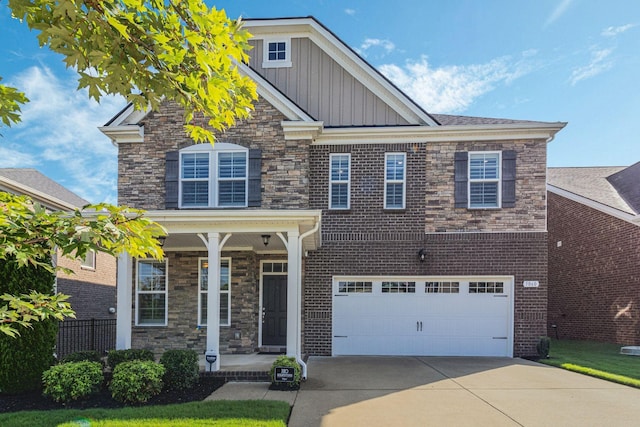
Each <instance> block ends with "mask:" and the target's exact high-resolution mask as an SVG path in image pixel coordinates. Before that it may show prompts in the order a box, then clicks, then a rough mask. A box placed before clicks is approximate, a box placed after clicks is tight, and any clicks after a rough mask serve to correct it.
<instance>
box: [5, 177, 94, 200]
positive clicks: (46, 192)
mask: <svg viewBox="0 0 640 427" xmlns="http://www.w3.org/2000/svg"><path fill="white" fill-rule="evenodd" d="M0 190H2V191H6V192H8V193H13V194H20V195H27V196H30V197H31V198H33V199H34V200H36V201H38V202H40V203H41V204H43V205H45V206H46V207H48V208H51V209H55V210H72V209H75V208H80V207H82V206H84V205H87V204H89V202H88V201H87V200H85V199H83V198H82V197H80V196H78V195H77V194H75V193H73V192H72V191H70V190H68V189H66V188H65V187H63V186H62V185H60V184H58V183H57V182H55V181H53V180H52V179H49V178H48V177H46V176H45V175H43V174H42V173H40V172H39V171H37V170H36V169H30V168H0Z"/></svg>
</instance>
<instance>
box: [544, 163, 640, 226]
mask: <svg viewBox="0 0 640 427" xmlns="http://www.w3.org/2000/svg"><path fill="white" fill-rule="evenodd" d="M634 166H635V165H634ZM626 169H628V168H627V167H624V166H599V167H566V168H562V167H560V168H548V169H547V189H548V190H549V191H551V192H553V193H556V194H559V195H562V196H565V197H568V198H570V199H572V200H575V201H577V202H580V203H583V204H586V205H588V206H591V207H594V208H596V209H599V210H601V211H603V212H605V213H609V214H611V215H614V216H616V217H619V218H622V219H626V220H630V221H638V219H639V218H640V216H639V214H640V211H638V210H637V209H635V208H634V207H633V206H632V205H630V204H629V203H628V202H627V201H626V200H625V199H624V197H623V196H622V195H621V193H620V192H619V191H618V189H617V188H616V187H615V186H614V185H612V183H611V182H610V180H609V178H610V177H612V176H616V175H617V174H620V173H621V172H622V171H625V170H626ZM634 170H635V169H634ZM635 173H638V172H635ZM618 176H619V175H618ZM635 183H636V188H637V187H638V186H639V185H640V181H635Z"/></svg>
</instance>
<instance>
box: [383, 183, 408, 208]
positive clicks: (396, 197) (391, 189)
mask: <svg viewBox="0 0 640 427" xmlns="http://www.w3.org/2000/svg"><path fill="white" fill-rule="evenodd" d="M403 186H404V184H387V200H386V207H387V208H402V207H403V206H402V187H403Z"/></svg>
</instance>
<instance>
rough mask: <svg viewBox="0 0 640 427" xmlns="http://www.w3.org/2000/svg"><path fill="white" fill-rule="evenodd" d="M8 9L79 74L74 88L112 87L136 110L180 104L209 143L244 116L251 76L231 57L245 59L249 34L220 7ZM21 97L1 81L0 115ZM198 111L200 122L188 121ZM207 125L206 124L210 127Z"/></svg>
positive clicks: (77, 4) (166, 1)
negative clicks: (166, 103) (202, 120)
mask: <svg viewBox="0 0 640 427" xmlns="http://www.w3.org/2000/svg"><path fill="white" fill-rule="evenodd" d="M8 4H9V8H10V9H11V11H12V13H13V16H14V17H15V18H18V19H22V20H24V21H25V22H26V23H27V25H28V26H29V28H31V29H35V30H38V31H40V34H39V35H38V41H39V43H40V45H41V46H48V47H49V48H50V49H51V50H53V51H54V52H58V53H60V54H62V55H63V56H64V62H65V64H66V65H67V67H73V68H74V69H76V70H77V72H78V74H79V76H80V77H79V81H78V82H79V83H78V88H79V89H82V88H88V90H89V96H90V97H92V98H94V99H96V100H99V99H100V97H101V96H102V95H104V94H119V95H122V96H124V97H125V98H126V99H127V100H128V101H130V102H132V103H133V105H134V106H135V107H136V109H139V110H143V109H146V108H149V107H150V108H152V109H156V108H158V106H159V105H160V103H161V102H162V101H163V100H165V99H166V100H172V101H176V102H177V103H178V104H180V105H181V106H182V107H183V108H184V111H185V116H184V119H185V130H186V131H187V132H188V133H189V135H190V136H191V137H192V138H193V139H194V140H195V141H196V142H203V141H209V142H214V141H215V137H214V133H213V130H218V131H221V130H224V129H226V128H228V127H230V126H232V125H233V124H234V123H235V120H236V119H242V118H246V117H248V116H249V114H250V111H251V110H252V109H253V106H252V102H253V101H254V100H255V99H257V94H256V87H255V83H254V82H253V81H252V80H251V79H249V78H248V77H247V76H242V75H241V74H240V73H239V70H238V68H237V66H236V63H239V62H246V61H247V59H248V57H247V54H246V52H245V51H246V50H247V49H249V48H250V46H249V43H248V39H249V37H250V34H249V33H248V32H247V31H246V30H244V29H242V22H241V20H240V19H238V20H230V19H228V18H227V16H226V14H225V12H224V10H220V11H218V10H216V9H215V8H211V9H209V8H208V7H207V6H206V5H205V4H204V2H203V1H202V0H181V1H177V0H117V1H105V0H59V1H51V0H9V1H8ZM27 101H28V100H27V99H26V97H25V95H24V94H23V93H21V92H19V91H18V90H17V89H15V88H11V87H8V86H4V85H2V84H0V119H1V120H2V122H3V123H4V124H5V125H7V126H10V125H11V124H12V123H17V122H18V121H19V120H20V105H22V104H24V103H25V102H27ZM200 116H202V117H204V118H205V119H206V123H207V125H208V127H207V128H205V127H203V126H200V125H198V124H196V122H194V118H195V117H200ZM212 129H213V130H212Z"/></svg>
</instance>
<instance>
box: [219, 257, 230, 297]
mask: <svg viewBox="0 0 640 427" xmlns="http://www.w3.org/2000/svg"><path fill="white" fill-rule="evenodd" d="M220 290H222V291H228V290H229V261H222V262H221V263H220Z"/></svg>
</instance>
